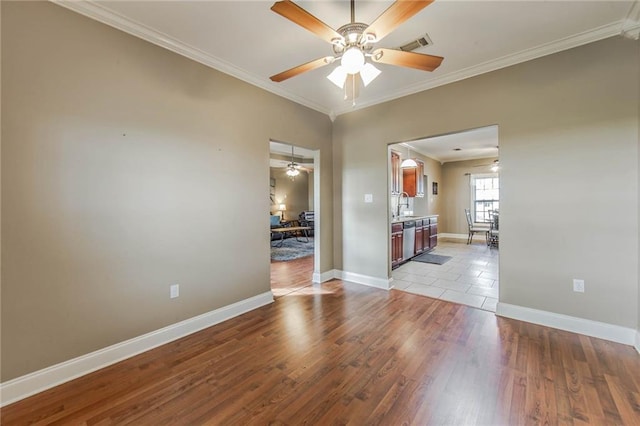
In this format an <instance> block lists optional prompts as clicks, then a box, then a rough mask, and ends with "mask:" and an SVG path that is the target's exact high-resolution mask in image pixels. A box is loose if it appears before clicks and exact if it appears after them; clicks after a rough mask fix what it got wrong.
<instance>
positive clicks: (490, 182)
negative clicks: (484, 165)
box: [471, 174, 500, 223]
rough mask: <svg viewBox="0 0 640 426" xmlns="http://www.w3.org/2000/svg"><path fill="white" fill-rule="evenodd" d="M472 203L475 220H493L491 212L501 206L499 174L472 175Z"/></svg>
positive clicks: (487, 221)
mask: <svg viewBox="0 0 640 426" xmlns="http://www.w3.org/2000/svg"><path fill="white" fill-rule="evenodd" d="M471 205H472V207H473V217H474V222H486V223H489V222H491V217H490V212H492V211H494V210H499V208H500V178H499V177H498V175H497V174H486V175H471Z"/></svg>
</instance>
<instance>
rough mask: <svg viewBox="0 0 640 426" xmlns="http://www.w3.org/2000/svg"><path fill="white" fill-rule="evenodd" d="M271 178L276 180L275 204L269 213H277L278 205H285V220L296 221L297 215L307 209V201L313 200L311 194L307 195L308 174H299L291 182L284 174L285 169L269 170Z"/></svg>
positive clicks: (273, 168)
mask: <svg viewBox="0 0 640 426" xmlns="http://www.w3.org/2000/svg"><path fill="white" fill-rule="evenodd" d="M271 177H273V178H275V180H276V202H277V204H276V205H274V206H272V208H271V211H272V212H273V213H274V214H279V213H278V204H285V205H286V206H287V211H286V212H285V213H284V216H285V218H286V219H287V220H292V219H298V215H299V214H300V212H302V211H303V210H308V209H309V199H310V198H313V194H309V180H312V179H313V175H312V176H311V179H309V177H310V176H309V174H308V173H307V172H300V174H299V175H298V176H296V178H295V179H294V180H291V178H289V177H288V176H287V174H286V169H283V168H275V167H272V168H271Z"/></svg>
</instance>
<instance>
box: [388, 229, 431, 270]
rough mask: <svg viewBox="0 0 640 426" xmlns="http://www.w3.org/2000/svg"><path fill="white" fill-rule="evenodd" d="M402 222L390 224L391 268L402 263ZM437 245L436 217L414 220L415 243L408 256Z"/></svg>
mask: <svg viewBox="0 0 640 426" xmlns="http://www.w3.org/2000/svg"><path fill="white" fill-rule="evenodd" d="M402 231H403V224H402V222H399V223H393V224H391V268H392V269H393V268H396V267H398V266H400V265H401V264H402V263H403V258H404V256H403V255H404V253H403V242H404V238H403V236H402ZM437 245H438V218H437V217H426V218H424V219H418V220H416V243H415V246H414V252H413V253H410V255H409V257H413V256H416V255H418V254H421V253H424V252H427V251H429V250H432V249H434V248H435V247H436V246H437Z"/></svg>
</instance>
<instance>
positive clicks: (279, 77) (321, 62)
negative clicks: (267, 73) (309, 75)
mask: <svg viewBox="0 0 640 426" xmlns="http://www.w3.org/2000/svg"><path fill="white" fill-rule="evenodd" d="M334 60H335V58H334V57H333V56H326V57H324V58H320V59H316V60H314V61H311V62H307V63H306V64H302V65H298V66H297V67H294V68H291V69H289V70H286V71H283V72H281V73H280V74H276V75H272V76H271V77H269V78H270V79H271V81H275V82H276V83H280V82H281V81H284V80H286V79H288V78H291V77H295V76H297V75H298V74H302V73H303V72H307V71H311V70H314V69H316V68H320V67H323V66H325V65H327V64H330V63H332V62H333V61H334Z"/></svg>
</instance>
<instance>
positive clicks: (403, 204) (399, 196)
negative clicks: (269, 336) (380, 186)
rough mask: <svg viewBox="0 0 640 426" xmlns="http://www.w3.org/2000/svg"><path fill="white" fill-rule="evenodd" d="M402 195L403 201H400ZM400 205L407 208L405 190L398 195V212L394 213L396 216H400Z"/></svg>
mask: <svg viewBox="0 0 640 426" xmlns="http://www.w3.org/2000/svg"><path fill="white" fill-rule="evenodd" d="M403 195H404V196H405V202H404V203H402V196H403ZM402 206H405V207H407V208H409V194H407V193H406V192H401V193H400V195H398V214H397V215H396V217H400V207H402Z"/></svg>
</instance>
